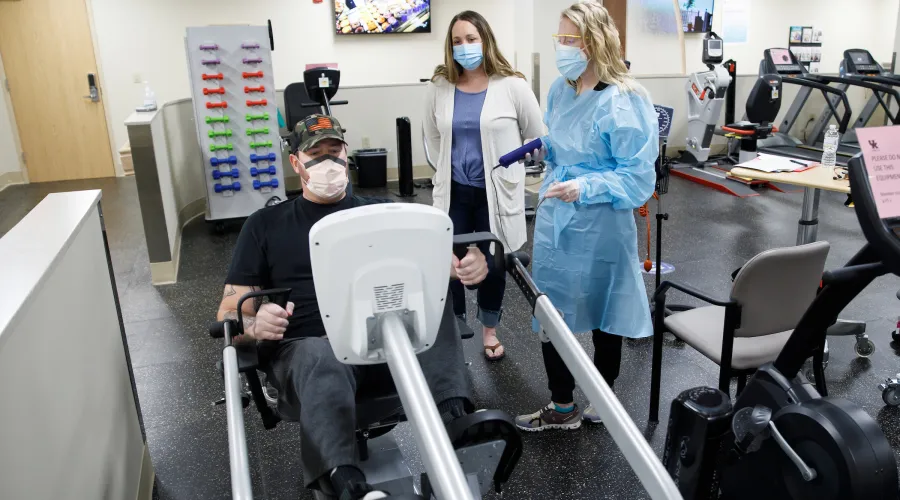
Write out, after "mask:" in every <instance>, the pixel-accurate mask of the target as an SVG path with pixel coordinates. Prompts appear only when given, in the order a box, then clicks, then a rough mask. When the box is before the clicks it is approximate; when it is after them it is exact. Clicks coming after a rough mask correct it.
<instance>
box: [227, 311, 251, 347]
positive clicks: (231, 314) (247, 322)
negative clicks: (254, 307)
mask: <svg viewBox="0 0 900 500" xmlns="http://www.w3.org/2000/svg"><path fill="white" fill-rule="evenodd" d="M237 317H238V316H237V311H227V312H226V313H225V314H223V315H222V319H226V320H233V321H237ZM242 319H243V320H244V332H247V331H248V330H250V329H251V328H253V325H255V324H256V316H243V318H242ZM234 341H235V342H236V343H244V342H251V341H252V339H250V336H249V335H246V334H244V335H239V336H237V337H235V338H234Z"/></svg>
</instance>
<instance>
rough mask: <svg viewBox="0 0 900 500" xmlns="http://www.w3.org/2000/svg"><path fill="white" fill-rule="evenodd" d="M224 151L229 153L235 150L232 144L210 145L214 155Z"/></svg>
mask: <svg viewBox="0 0 900 500" xmlns="http://www.w3.org/2000/svg"><path fill="white" fill-rule="evenodd" d="M223 149H227V150H228V151H231V150H232V149H234V146H233V145H231V144H210V145H209V150H210V151H212V152H213V153H215V152H216V151H221V150H223Z"/></svg>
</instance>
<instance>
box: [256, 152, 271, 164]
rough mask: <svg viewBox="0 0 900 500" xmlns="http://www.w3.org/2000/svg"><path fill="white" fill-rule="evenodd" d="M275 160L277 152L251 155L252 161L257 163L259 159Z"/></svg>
mask: <svg viewBox="0 0 900 500" xmlns="http://www.w3.org/2000/svg"><path fill="white" fill-rule="evenodd" d="M266 160H268V161H275V153H269V154H267V155H250V163H256V162H258V161H266Z"/></svg>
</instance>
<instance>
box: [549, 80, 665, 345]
mask: <svg viewBox="0 0 900 500" xmlns="http://www.w3.org/2000/svg"><path fill="white" fill-rule="evenodd" d="M544 121H545V122H546V124H547V127H548V129H549V135H548V136H547V137H546V138H545V139H547V140H546V141H545V144H546V147H547V154H546V158H545V161H546V162H547V164H548V166H549V168H550V171H549V173H548V175H547V176H546V178H545V179H544V183H543V185H542V186H541V190H540V196H541V198H543V197H544V194H545V193H546V191H547V188H548V187H549V186H550V185H551V184H552V183H554V182H565V181H568V180H572V179H575V180H577V182H578V183H579V186H580V188H581V189H580V195H579V198H578V200H577V201H576V202H574V203H565V202H563V201H561V200H559V199H557V198H549V199H546V200H545V201H544V202H543V203H542V204H541V205H540V208H539V210H538V213H537V216H536V219H537V220H536V222H535V228H534V264H533V275H534V280H535V283H536V284H537V285H538V286H539V287H540V289H541V290H542V291H543V292H544V293H546V294H547V296H548V297H549V298H550V300H551V301H552V302H553V305H554V306H555V307H556V308H557V309H559V310H560V311H561V312H562V315H563V319H564V320H565V322H566V324H567V325H568V326H569V328H570V329H571V330H572V331H573V332H575V333H584V332H588V331H590V330H592V329H595V328H599V329H600V330H603V331H604V332H607V333H611V334H615V335H620V336H623V337H630V338H638V337H646V336H649V335H651V334H652V333H653V331H652V326H651V322H650V308H649V305H648V302H647V295H646V291H645V289H644V281H643V279H642V278H641V273H640V269H639V266H638V262H639V259H638V251H637V228H636V227H635V223H634V215H633V210H634V209H635V208H638V207H640V206H641V205H643V204H644V203H645V202H646V201H647V200H648V199H649V198H650V196H652V195H653V189H654V185H655V182H656V172H655V168H654V164H655V161H656V158H657V155H658V154H659V129H658V124H657V117H656V112H655V111H654V109H653V105H652V104H651V102H650V99H649V97H648V96H647V95H645V91H643V90H641V91H640V92H637V91H635V92H632V91H627V92H623V91H620V90H619V88H618V87H616V86H615V85H610V86H608V87H607V88H605V89H603V90H600V91H598V90H589V91H586V92H584V93H582V94H581V95H576V94H575V89H573V88H572V87H571V86H569V85H568V84H567V83H566V81H565V79H563V78H560V79H558V80H556V82H555V83H554V84H553V86H552V87H551V88H550V92H549V94H548V98H547V114H546V116H545V120H544ZM534 328H535V330H537V328H538V326H537V322H535V323H534Z"/></svg>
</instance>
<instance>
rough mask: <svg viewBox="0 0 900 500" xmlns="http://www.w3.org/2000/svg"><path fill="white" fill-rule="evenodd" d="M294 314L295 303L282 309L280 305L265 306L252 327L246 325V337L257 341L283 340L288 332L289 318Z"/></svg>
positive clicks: (258, 313)
mask: <svg viewBox="0 0 900 500" xmlns="http://www.w3.org/2000/svg"><path fill="white" fill-rule="evenodd" d="M292 314H294V303H293V302H288V303H287V306H286V307H284V308H282V307H281V306H279V305H278V304H273V303H271V302H270V303H267V304H263V305H262V307H260V308H259V311H257V313H256V317H255V318H254V319H255V321H253V324H252V325H246V324H245V325H244V335H248V336H249V337H250V338H252V339H255V340H281V339H282V338H283V337H284V332H285V331H287V326H288V318H289V317H291V315H292Z"/></svg>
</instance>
